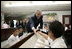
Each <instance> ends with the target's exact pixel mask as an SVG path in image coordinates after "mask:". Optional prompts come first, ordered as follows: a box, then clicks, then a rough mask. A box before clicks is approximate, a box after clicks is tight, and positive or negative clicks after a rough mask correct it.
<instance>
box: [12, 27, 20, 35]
mask: <svg viewBox="0 0 72 49" xmlns="http://www.w3.org/2000/svg"><path fill="white" fill-rule="evenodd" d="M19 33H20V28H15V29H14V31H13V35H14V36H17V35H19Z"/></svg>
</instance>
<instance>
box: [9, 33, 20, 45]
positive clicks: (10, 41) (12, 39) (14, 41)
mask: <svg viewBox="0 0 72 49" xmlns="http://www.w3.org/2000/svg"><path fill="white" fill-rule="evenodd" d="M18 41H20V39H19V37H18V36H16V37H15V36H14V35H13V34H12V35H11V36H10V37H9V38H8V43H9V45H13V44H15V43H17V42H18Z"/></svg>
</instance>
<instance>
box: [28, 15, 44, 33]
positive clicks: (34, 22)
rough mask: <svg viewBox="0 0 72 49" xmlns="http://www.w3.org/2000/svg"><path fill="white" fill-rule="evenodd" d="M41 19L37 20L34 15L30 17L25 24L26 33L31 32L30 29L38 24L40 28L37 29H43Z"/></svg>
mask: <svg viewBox="0 0 72 49" xmlns="http://www.w3.org/2000/svg"><path fill="white" fill-rule="evenodd" d="M42 18H43V16H41V17H40V19H37V17H36V15H34V16H32V17H31V18H30V19H29V21H28V23H27V31H28V32H33V31H32V27H35V28H37V26H38V25H39V23H40V27H39V28H40V29H42V28H43V20H42Z"/></svg>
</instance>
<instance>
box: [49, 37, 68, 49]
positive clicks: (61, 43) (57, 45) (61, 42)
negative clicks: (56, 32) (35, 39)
mask: <svg viewBox="0 0 72 49" xmlns="http://www.w3.org/2000/svg"><path fill="white" fill-rule="evenodd" d="M48 47H50V48H67V46H66V44H65V42H64V40H63V39H62V37H59V38H57V39H55V40H54V41H52V42H51V43H50V45H49V44H48Z"/></svg>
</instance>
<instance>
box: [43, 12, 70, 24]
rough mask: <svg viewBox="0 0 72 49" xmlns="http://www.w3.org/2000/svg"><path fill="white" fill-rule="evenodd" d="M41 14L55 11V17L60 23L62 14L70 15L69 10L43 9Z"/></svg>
mask: <svg viewBox="0 0 72 49" xmlns="http://www.w3.org/2000/svg"><path fill="white" fill-rule="evenodd" d="M42 13H43V14H47V13H57V16H56V19H57V20H59V21H60V22H61V23H62V15H71V11H43V12H42Z"/></svg>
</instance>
